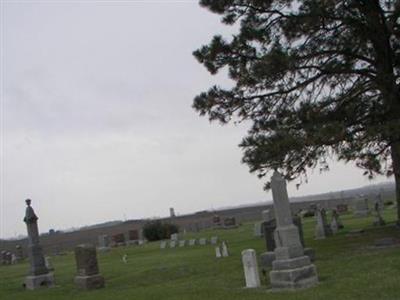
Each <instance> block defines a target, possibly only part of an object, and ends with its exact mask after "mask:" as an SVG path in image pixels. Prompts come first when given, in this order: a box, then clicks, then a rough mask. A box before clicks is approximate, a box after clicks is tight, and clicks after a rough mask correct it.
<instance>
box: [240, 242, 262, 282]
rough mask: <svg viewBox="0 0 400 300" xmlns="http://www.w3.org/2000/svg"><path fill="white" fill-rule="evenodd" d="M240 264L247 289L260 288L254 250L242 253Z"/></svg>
mask: <svg viewBox="0 0 400 300" xmlns="http://www.w3.org/2000/svg"><path fill="white" fill-rule="evenodd" d="M242 263H243V270H244V278H245V280H246V287H247V288H258V287H260V275H259V273H258V265H257V256H256V251H255V250H254V249H247V250H243V251H242Z"/></svg>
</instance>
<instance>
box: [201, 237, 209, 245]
mask: <svg viewBox="0 0 400 300" xmlns="http://www.w3.org/2000/svg"><path fill="white" fill-rule="evenodd" d="M199 244H200V245H206V244H207V239H206V238H201V239H199Z"/></svg>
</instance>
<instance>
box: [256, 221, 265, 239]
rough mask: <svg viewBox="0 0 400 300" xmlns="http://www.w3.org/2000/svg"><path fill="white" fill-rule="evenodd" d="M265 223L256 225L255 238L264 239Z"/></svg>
mask: <svg viewBox="0 0 400 300" xmlns="http://www.w3.org/2000/svg"><path fill="white" fill-rule="evenodd" d="M262 227H263V222H257V223H254V236H255V237H262V236H263V230H262Z"/></svg>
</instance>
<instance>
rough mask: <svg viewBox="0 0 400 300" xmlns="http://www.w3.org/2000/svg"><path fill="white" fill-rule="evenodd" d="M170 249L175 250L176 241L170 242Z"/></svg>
mask: <svg viewBox="0 0 400 300" xmlns="http://www.w3.org/2000/svg"><path fill="white" fill-rule="evenodd" d="M169 247H170V248H175V247H176V241H175V240H172V241H170V242H169Z"/></svg>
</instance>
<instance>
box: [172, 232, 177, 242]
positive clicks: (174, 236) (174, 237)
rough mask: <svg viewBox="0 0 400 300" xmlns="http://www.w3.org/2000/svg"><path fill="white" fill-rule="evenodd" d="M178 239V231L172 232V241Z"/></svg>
mask: <svg viewBox="0 0 400 300" xmlns="http://www.w3.org/2000/svg"><path fill="white" fill-rule="evenodd" d="M177 240H178V234H177V233H173V234H171V241H177Z"/></svg>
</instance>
